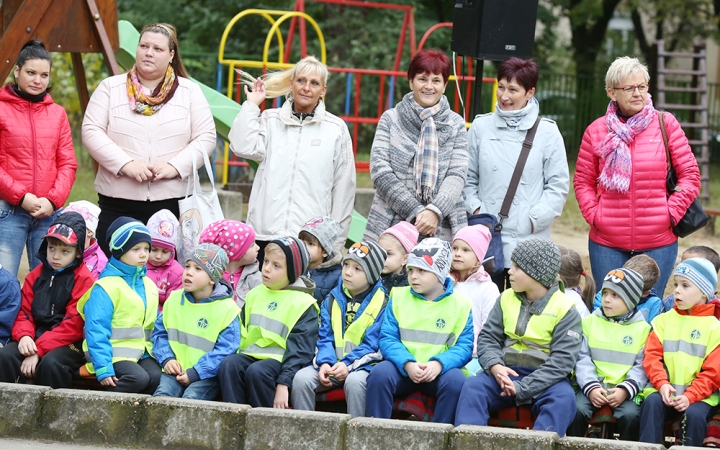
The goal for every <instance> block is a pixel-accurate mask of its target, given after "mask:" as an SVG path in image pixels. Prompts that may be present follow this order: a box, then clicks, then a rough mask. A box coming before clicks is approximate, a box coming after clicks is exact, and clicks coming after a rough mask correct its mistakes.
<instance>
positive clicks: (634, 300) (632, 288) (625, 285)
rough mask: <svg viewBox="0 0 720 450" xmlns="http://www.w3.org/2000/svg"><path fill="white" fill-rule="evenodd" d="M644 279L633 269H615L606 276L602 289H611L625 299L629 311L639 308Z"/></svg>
mask: <svg viewBox="0 0 720 450" xmlns="http://www.w3.org/2000/svg"><path fill="white" fill-rule="evenodd" d="M643 283H644V281H643V277H642V275H640V274H639V273H637V272H635V271H634V270H632V269H625V268H623V269H614V270H611V271H610V272H608V274H607V275H605V279H604V280H603V284H602V288H603V289H610V290H611V291H613V292H615V293H616V294H617V295H619V296H620V298H622V299H623V301H624V302H625V305H627V307H628V309H629V310H630V311H632V310H633V309H635V308H636V307H637V304H638V302H639V301H640V296H641V295H642V292H643Z"/></svg>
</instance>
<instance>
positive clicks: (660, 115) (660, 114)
mask: <svg viewBox="0 0 720 450" xmlns="http://www.w3.org/2000/svg"><path fill="white" fill-rule="evenodd" d="M658 119H659V120H660V132H661V133H662V138H663V144H664V145H665V154H666V155H667V170H668V172H669V171H670V169H672V159H671V158H670V146H669V145H668V137H667V130H666V129H665V113H664V112H658Z"/></svg>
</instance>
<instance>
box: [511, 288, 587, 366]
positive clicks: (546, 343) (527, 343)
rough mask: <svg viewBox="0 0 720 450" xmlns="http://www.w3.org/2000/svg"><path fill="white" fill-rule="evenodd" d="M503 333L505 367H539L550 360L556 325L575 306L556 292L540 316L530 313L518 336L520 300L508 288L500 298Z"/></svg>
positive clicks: (558, 291) (564, 296) (559, 292)
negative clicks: (523, 328)
mask: <svg viewBox="0 0 720 450" xmlns="http://www.w3.org/2000/svg"><path fill="white" fill-rule="evenodd" d="M500 305H501V307H502V312H503V327H504V331H505V336H506V339H505V348H504V349H503V353H504V355H503V359H504V362H505V365H506V366H521V367H530V368H534V369H536V368H538V367H540V365H542V364H543V363H544V362H545V361H547V359H548V358H549V357H550V342H551V341H552V336H553V331H555V327H556V326H557V324H558V322H560V321H561V320H562V318H563V317H565V315H566V314H567V313H568V311H570V308H572V307H573V306H574V305H575V303H574V302H573V301H572V300H571V299H570V298H568V297H567V296H566V295H565V294H564V293H563V292H561V291H560V290H557V291H555V292H554V293H553V295H552V296H551V297H550V299H549V300H548V303H547V305H545V308H544V309H543V311H542V312H541V313H540V314H537V315H536V314H530V312H529V311H527V310H526V312H525V314H530V319H528V322H527V326H526V327H525V331H524V334H523V335H522V336H520V335H518V329H517V328H518V319H519V316H520V311H521V307H522V301H521V300H520V299H519V298H518V297H517V296H516V295H515V291H513V290H512V289H507V290H505V292H503V293H502V295H501V296H500Z"/></svg>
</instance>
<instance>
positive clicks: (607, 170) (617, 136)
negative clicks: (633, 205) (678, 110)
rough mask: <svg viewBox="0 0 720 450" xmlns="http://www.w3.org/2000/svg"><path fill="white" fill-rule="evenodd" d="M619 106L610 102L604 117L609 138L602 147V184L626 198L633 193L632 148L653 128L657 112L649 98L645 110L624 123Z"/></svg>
mask: <svg viewBox="0 0 720 450" xmlns="http://www.w3.org/2000/svg"><path fill="white" fill-rule="evenodd" d="M617 111H618V106H617V102H615V101H613V100H611V101H610V104H609V105H608V107H607V112H606V113H605V124H606V125H607V127H608V131H609V132H608V134H607V136H605V139H603V141H602V143H601V144H600V158H601V159H604V160H605V165H604V166H603V170H602V173H601V174H600V178H599V181H600V184H601V185H602V187H604V188H605V189H607V190H608V191H612V192H619V193H621V194H624V193H626V192H627V191H628V189H630V174H631V172H632V160H631V157H630V147H629V144H630V143H632V141H633V140H634V139H635V136H637V135H638V134H640V133H641V132H642V131H643V130H645V128H647V127H648V125H650V122H652V120H653V119H654V118H655V108H654V107H653V102H652V98H651V96H650V94H648V95H647V101H646V102H645V107H644V108H643V109H642V110H641V111H640V112H638V113H637V114H635V115H634V116H632V117H630V118H629V119H628V120H627V122H625V123H623V122H622V121H621V120H620V118H619V117H618V115H617Z"/></svg>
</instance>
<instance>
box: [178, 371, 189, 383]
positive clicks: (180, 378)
mask: <svg viewBox="0 0 720 450" xmlns="http://www.w3.org/2000/svg"><path fill="white" fill-rule="evenodd" d="M175 379H176V380H177V382H178V383H180V384H182V385H183V386H190V377H188V376H187V373H185V372H183V373H181V374H180V375H178V376H176V377H175Z"/></svg>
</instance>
